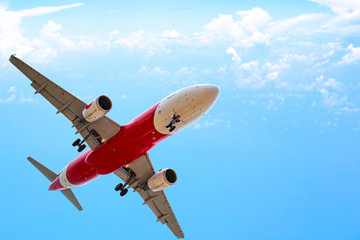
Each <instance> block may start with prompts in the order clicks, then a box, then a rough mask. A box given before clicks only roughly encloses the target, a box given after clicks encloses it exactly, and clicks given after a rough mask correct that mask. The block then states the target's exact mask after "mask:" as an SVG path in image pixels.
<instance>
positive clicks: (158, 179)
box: [148, 168, 177, 192]
mask: <svg viewBox="0 0 360 240" xmlns="http://www.w3.org/2000/svg"><path fill="white" fill-rule="evenodd" d="M176 181H177V175H176V172H175V171H174V170H173V169H171V168H167V169H164V170H162V171H160V172H158V173H156V174H155V175H153V176H152V177H151V178H149V180H148V187H149V189H150V190H151V191H153V192H157V191H161V190H163V189H165V188H168V187H170V186H171V185H174V184H175V183H176Z"/></svg>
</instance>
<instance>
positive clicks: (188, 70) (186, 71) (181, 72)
mask: <svg viewBox="0 0 360 240" xmlns="http://www.w3.org/2000/svg"><path fill="white" fill-rule="evenodd" d="M195 69H196V68H195V67H193V68H188V67H183V68H181V69H180V70H179V71H177V72H176V74H175V75H176V76H178V75H192V74H193V72H194V71H195Z"/></svg>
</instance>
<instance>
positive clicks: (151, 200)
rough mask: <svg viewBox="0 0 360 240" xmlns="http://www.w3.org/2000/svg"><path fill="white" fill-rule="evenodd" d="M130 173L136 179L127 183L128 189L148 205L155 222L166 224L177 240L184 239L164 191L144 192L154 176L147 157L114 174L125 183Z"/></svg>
mask: <svg viewBox="0 0 360 240" xmlns="http://www.w3.org/2000/svg"><path fill="white" fill-rule="evenodd" d="M131 171H132V172H133V173H135V174H136V177H135V178H134V179H133V180H132V181H131V182H130V183H129V187H130V188H133V189H134V192H138V193H139V194H140V196H141V197H142V199H143V200H144V203H143V204H144V205H145V204H146V205H148V206H149V207H150V209H151V210H152V211H153V213H154V214H155V215H156V217H157V220H156V221H157V222H161V223H162V224H166V225H167V226H168V227H169V228H170V230H171V231H172V232H173V233H174V235H175V236H176V237H177V238H184V233H183V231H182V229H181V227H180V225H179V222H178V221H177V219H176V217H175V214H174V212H173V210H172V209H171V206H170V203H169V202H168V199H167V198H166V195H165V193H164V191H159V192H152V191H150V190H148V191H145V190H144V188H145V186H146V183H147V180H148V179H149V178H150V177H151V176H153V175H154V174H155V171H154V167H153V165H152V163H151V161H150V159H149V156H148V155H144V156H142V157H140V158H138V159H137V160H135V161H134V162H132V163H130V164H129V165H128V166H127V167H123V168H120V169H118V170H116V171H115V172H114V173H115V174H116V175H117V176H118V177H119V178H121V179H122V180H123V181H126V180H127V179H128V178H129V177H130V175H131Z"/></svg>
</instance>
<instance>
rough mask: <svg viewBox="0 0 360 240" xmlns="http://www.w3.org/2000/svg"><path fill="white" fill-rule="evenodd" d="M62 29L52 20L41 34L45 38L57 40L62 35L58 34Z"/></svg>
mask: <svg viewBox="0 0 360 240" xmlns="http://www.w3.org/2000/svg"><path fill="white" fill-rule="evenodd" d="M61 28H62V27H61V25H60V24H58V23H55V22H53V21H51V20H50V21H49V22H48V23H47V24H46V25H44V27H43V29H42V30H41V34H42V35H43V36H44V37H45V38H49V39H57V38H59V37H60V33H58V31H60V30H61Z"/></svg>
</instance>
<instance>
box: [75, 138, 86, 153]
mask: <svg viewBox="0 0 360 240" xmlns="http://www.w3.org/2000/svg"><path fill="white" fill-rule="evenodd" d="M83 143H84V141H80V139H76V140H75V142H73V144H72V145H73V147H76V146H78V147H79V148H78V152H81V151H82V150H84V149H85V148H86V145H85V144H83Z"/></svg>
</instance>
